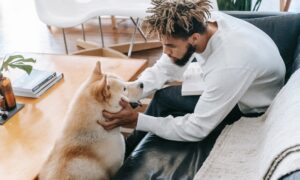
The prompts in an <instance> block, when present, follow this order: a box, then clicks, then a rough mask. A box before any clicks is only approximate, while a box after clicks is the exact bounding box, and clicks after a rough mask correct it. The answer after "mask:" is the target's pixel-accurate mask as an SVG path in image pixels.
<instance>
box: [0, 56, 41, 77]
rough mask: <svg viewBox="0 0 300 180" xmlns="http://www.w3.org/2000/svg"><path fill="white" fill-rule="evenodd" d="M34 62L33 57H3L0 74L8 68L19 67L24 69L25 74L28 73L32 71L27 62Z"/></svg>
mask: <svg viewBox="0 0 300 180" xmlns="http://www.w3.org/2000/svg"><path fill="white" fill-rule="evenodd" d="M35 62H36V60H35V59H32V58H24V57H23V56H22V55H11V56H9V57H8V58H6V57H4V59H3V61H2V65H1V67H0V74H3V71H4V70H5V71H7V70H8V69H9V68H13V69H15V68H17V69H21V70H24V71H25V72H26V73H27V74H30V73H31V71H32V65H30V64H28V63H35Z"/></svg>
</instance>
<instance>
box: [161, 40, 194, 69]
mask: <svg viewBox="0 0 300 180" xmlns="http://www.w3.org/2000/svg"><path fill="white" fill-rule="evenodd" d="M162 43H163V46H164V53H165V54H167V55H168V56H169V57H170V58H171V59H172V60H173V62H174V63H175V64H176V65H178V66H184V65H185V64H186V63H187V62H188V61H189V59H190V57H191V56H192V55H193V53H194V52H195V51H196V48H195V46H193V45H191V44H190V43H189V40H188V39H187V40H183V39H178V38H172V37H165V38H162Z"/></svg>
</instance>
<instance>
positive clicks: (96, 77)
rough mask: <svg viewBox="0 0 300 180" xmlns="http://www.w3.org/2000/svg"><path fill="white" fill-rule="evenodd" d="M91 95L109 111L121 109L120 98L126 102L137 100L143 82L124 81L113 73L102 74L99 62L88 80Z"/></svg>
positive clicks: (141, 90) (140, 94)
mask: <svg viewBox="0 0 300 180" xmlns="http://www.w3.org/2000/svg"><path fill="white" fill-rule="evenodd" d="M89 84H90V85H89V87H88V88H90V93H91V95H92V96H93V97H94V98H95V99H96V100H97V101H98V102H99V103H101V104H102V105H103V106H104V109H105V110H107V111H110V112H118V111H120V110H121V108H122V107H121V106H120V104H119V102H120V100H121V98H123V99H124V100H126V101H128V102H137V101H138V100H139V99H140V98H141V96H142V93H143V84H142V83H137V82H124V81H122V80H121V79H120V78H118V77H117V76H114V75H107V74H103V73H102V71H101V65H100V62H97V64H96V67H95V69H94V71H93V73H92V76H91V78H90V80H89Z"/></svg>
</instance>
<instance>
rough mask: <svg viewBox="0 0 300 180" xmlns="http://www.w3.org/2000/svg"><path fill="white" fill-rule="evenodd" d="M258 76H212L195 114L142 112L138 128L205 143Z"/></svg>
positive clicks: (245, 72)
mask: <svg viewBox="0 0 300 180" xmlns="http://www.w3.org/2000/svg"><path fill="white" fill-rule="evenodd" d="M255 76H256V75H255V74H254V73H253V71H251V70H249V69H243V70H241V69H235V68H232V69H230V70H228V69H226V70H217V71H215V72H213V73H210V74H209V75H207V77H206V82H207V83H206V84H205V85H206V89H205V91H204V93H203V94H202V96H201V97H200V99H199V101H198V103H197V105H196V107H195V110H194V113H193V114H187V115H185V116H181V117H173V116H168V117H152V116H148V115H145V114H141V113H139V116H138V121H137V126H136V129H137V130H142V131H149V132H152V133H154V134H156V135H158V136H160V137H162V138H165V139H169V140H177V141H199V140H202V139H203V138H205V137H206V136H207V135H208V134H209V133H210V132H211V131H212V130H213V129H214V128H215V127H216V126H217V125H218V124H219V123H220V122H221V121H222V120H223V119H224V118H225V117H226V115H227V114H229V112H230V111H231V110H232V109H233V107H234V106H235V105H236V104H237V103H238V101H239V99H240V98H241V97H242V96H243V95H244V93H245V92H246V91H247V89H248V88H249V86H250V85H251V84H252V82H253V80H254V79H255Z"/></svg>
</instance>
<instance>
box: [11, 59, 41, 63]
mask: <svg viewBox="0 0 300 180" xmlns="http://www.w3.org/2000/svg"><path fill="white" fill-rule="evenodd" d="M17 62H23V63H24V62H29V63H35V62H36V60H35V59H32V58H28V59H18V60H15V61H14V63H17Z"/></svg>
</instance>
